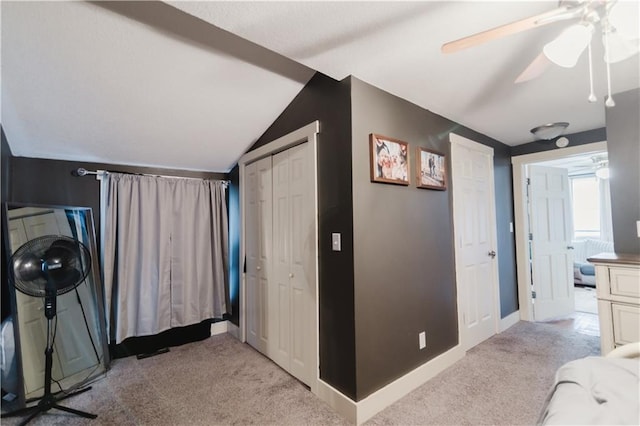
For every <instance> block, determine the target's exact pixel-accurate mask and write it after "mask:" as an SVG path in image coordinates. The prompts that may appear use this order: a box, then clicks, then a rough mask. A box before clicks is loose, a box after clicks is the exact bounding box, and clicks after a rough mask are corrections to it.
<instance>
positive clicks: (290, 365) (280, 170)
mask: <svg viewBox="0 0 640 426" xmlns="http://www.w3.org/2000/svg"><path fill="white" fill-rule="evenodd" d="M308 152H309V150H308V149H307V144H302V145H298V146H295V147H293V148H290V149H288V150H286V151H283V152H281V153H279V154H276V155H274V156H273V242H274V245H273V260H274V262H273V265H274V275H273V278H274V281H273V285H272V286H271V295H270V302H271V306H272V307H273V309H272V310H271V311H270V319H271V321H272V324H273V327H272V336H273V338H272V351H271V355H272V356H271V358H272V359H273V360H274V361H276V362H277V363H278V364H279V365H281V366H282V367H283V368H284V369H286V370H287V371H288V372H289V373H291V374H292V375H293V376H294V377H296V378H298V379H299V380H301V381H302V382H304V383H307V384H309V383H310V381H311V379H312V372H313V369H312V368H311V364H312V360H313V354H312V352H311V351H312V348H313V347H314V345H312V342H311V341H310V340H311V336H312V335H313V333H312V330H311V329H310V327H311V326H312V321H311V315H312V314H313V312H314V306H315V305H314V298H313V294H314V293H315V290H314V289H312V287H311V286H312V285H314V284H315V276H313V274H309V272H310V271H311V270H312V269H313V268H312V267H311V265H312V264H311V263H310V261H311V259H309V253H310V245H312V244H313V241H315V238H314V236H315V229H314V221H313V194H314V192H313V186H312V180H311V171H312V170H313V168H312V167H311V163H310V160H311V159H310V158H309V155H308Z"/></svg>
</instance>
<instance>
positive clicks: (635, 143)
mask: <svg viewBox="0 0 640 426" xmlns="http://www.w3.org/2000/svg"><path fill="white" fill-rule="evenodd" d="M613 98H614V99H615V102H616V106H615V107H613V108H607V110H606V114H607V150H608V151H609V167H610V169H611V178H610V179H609V186H610V188H611V216H612V220H613V244H614V249H615V251H616V252H617V253H640V239H639V238H638V234H637V231H636V221H637V220H640V89H635V90H630V91H627V92H623V93H618V94H615V95H614V96H613Z"/></svg>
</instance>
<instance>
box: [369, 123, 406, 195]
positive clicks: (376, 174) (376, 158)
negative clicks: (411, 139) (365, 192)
mask: <svg viewBox="0 0 640 426" xmlns="http://www.w3.org/2000/svg"><path fill="white" fill-rule="evenodd" d="M369 154H370V155H369V159H370V161H369V163H370V173H371V182H384V183H394V184H397V185H409V144H408V143H406V142H403V141H400V140H397V139H393V138H389V137H386V136H381V135H376V134H374V133H371V134H370V135H369Z"/></svg>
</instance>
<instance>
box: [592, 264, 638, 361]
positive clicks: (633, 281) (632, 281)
mask: <svg viewBox="0 0 640 426" xmlns="http://www.w3.org/2000/svg"><path fill="white" fill-rule="evenodd" d="M588 261H589V262H591V263H593V264H594V265H595V269H596V293H597V295H598V317H599V319H600V349H601V351H602V355H606V354H607V353H609V352H611V351H612V350H613V349H615V348H616V347H617V346H621V345H624V344H626V343H631V342H638V341H640V255H637V254H620V253H618V254H616V253H600V254H598V255H595V256H592V257H590V258H589V259H588Z"/></svg>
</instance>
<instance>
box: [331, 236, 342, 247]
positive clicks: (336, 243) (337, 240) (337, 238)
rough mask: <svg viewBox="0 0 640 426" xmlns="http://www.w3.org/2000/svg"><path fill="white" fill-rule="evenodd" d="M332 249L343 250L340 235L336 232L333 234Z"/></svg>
mask: <svg viewBox="0 0 640 426" xmlns="http://www.w3.org/2000/svg"><path fill="white" fill-rule="evenodd" d="M331 249H332V250H333V251H341V250H342V242H341V241H340V233H339V232H334V233H332V234H331Z"/></svg>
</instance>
